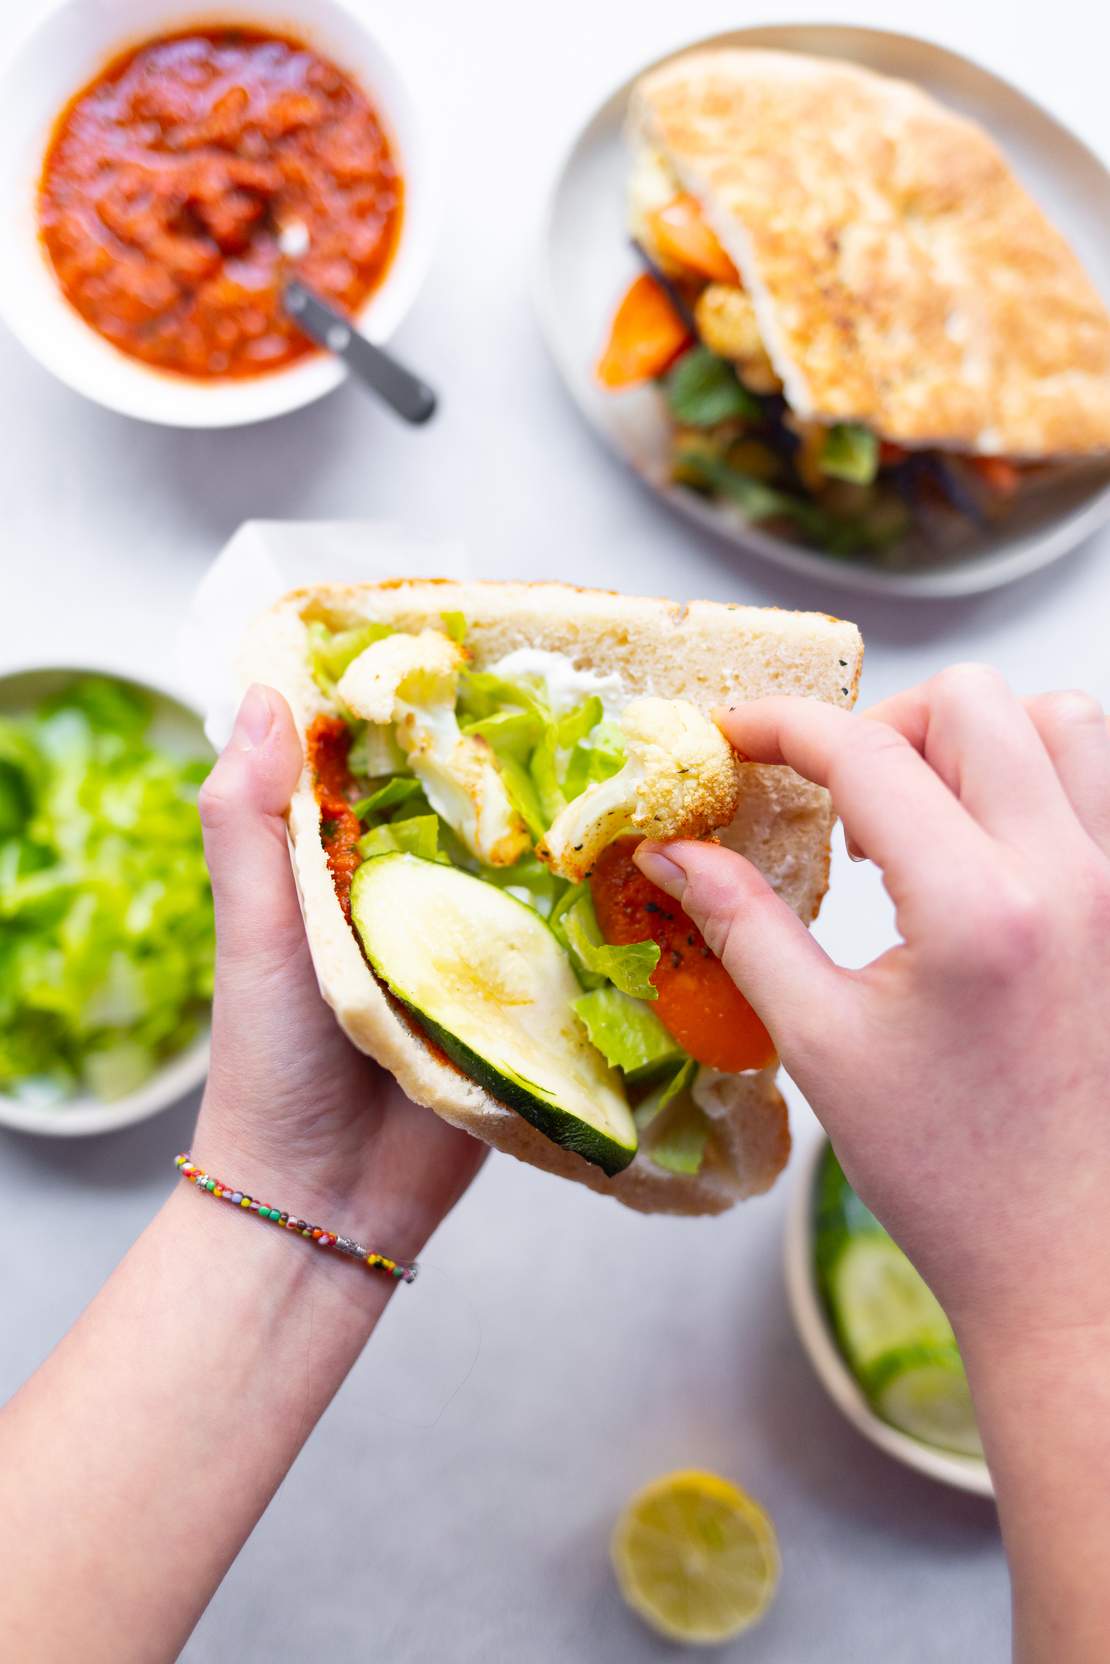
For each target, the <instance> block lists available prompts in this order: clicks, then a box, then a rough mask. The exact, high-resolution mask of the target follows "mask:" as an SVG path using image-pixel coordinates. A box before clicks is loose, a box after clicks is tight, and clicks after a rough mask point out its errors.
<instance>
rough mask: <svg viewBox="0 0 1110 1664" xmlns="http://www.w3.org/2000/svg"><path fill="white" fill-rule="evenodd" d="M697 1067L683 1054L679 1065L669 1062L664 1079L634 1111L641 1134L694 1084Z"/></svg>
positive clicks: (665, 1067) (646, 1095) (659, 1081)
mask: <svg viewBox="0 0 1110 1664" xmlns="http://www.w3.org/2000/svg"><path fill="white" fill-rule="evenodd" d="M697 1067H698V1066H697V1064H696V1063H695V1062H694V1059H693V1058H692V1057H687V1056H685V1054H683V1053H680V1054H679V1061H678V1062H677V1063H673V1062H672V1061H671V1060H670V1059H668V1060H667V1063H666V1065H665V1066H664V1073H663V1076H662V1079H660V1080H658V1081H657V1082H656V1084H655V1085H654V1086H653V1087H652V1089H651V1091H650V1092H648V1093H646V1094H645V1095H644V1097H642V1098H641V1099H640V1101H639V1103H638V1104H637V1105H636V1108H635V1110H634V1111H633V1115H634V1118H635V1121H636V1125H637V1127H638V1128H639V1129H640V1131H641V1132H645V1131H646V1130H647V1128H648V1127H650V1126H651V1123H652V1122H653V1121H654V1120H655V1119H656V1118H657V1116H658V1115H659V1114H660V1113H661V1112H662V1111H663V1110H664V1109H666V1107H667V1105H668V1104H669V1103H670V1102H671V1100H672V1099H673V1098H677V1097H678V1094H679V1093H680V1092H685V1090H686V1088H687V1087H688V1086H689V1085H691V1083H692V1082H693V1079H694V1075H695V1074H696V1073H697Z"/></svg>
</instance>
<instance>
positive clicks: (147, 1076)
mask: <svg viewBox="0 0 1110 1664" xmlns="http://www.w3.org/2000/svg"><path fill="white" fill-rule="evenodd" d="M211 761H212V758H211V750H210V748H209V746H208V744H207V741H206V740H205V738H204V732H203V728H202V726H201V722H200V718H199V717H198V716H197V715H196V714H195V713H194V712H192V711H191V710H189V709H188V708H187V707H186V706H185V705H183V704H182V703H181V702H180V701H179V700H178V699H176V698H175V697H173V696H172V695H171V694H169V693H167V692H165V691H163V690H161V689H158V688H155V687H152V686H149V685H147V684H140V683H137V682H134V681H129V680H125V679H122V678H120V677H118V676H112V675H105V674H101V673H99V672H96V671H90V670H81V669H55V668H51V669H33V670H20V671H16V672H13V673H11V674H8V675H5V676H3V677H0V1125H4V1126H7V1127H12V1128H15V1129H17V1130H19V1131H24V1132H37V1133H46V1134H53V1135H61V1136H67V1135H70V1136H72V1135H79V1134H88V1133H99V1132H107V1131H112V1130H115V1129H117V1128H120V1127H123V1126H127V1125H129V1124H131V1123H133V1122H136V1121H141V1120H145V1119H146V1118H147V1117H148V1116H151V1115H154V1114H156V1113H157V1112H158V1111H159V1110H161V1109H164V1108H166V1107H168V1105H170V1104H172V1103H175V1102H176V1101H177V1100H178V1099H180V1098H181V1097H183V1096H184V1095H185V1094H186V1093H188V1092H190V1091H192V1090H193V1089H194V1088H195V1087H197V1086H199V1085H200V1083H201V1082H202V1081H203V1079H204V1077H205V1074H206V1072H207V1067H208V1030H209V1012H210V1005H211V995H212V969H213V959H214V946H215V943H214V931H213V922H212V898H211V892H210V889H209V884H208V874H207V869H206V867H205V864H204V851H203V846H202V842H201V833H200V822H199V819H198V817H197V811H196V799H197V792H198V790H199V787H200V784H201V781H202V780H203V779H204V776H205V774H206V773H207V771H208V769H209V767H210V766H211Z"/></svg>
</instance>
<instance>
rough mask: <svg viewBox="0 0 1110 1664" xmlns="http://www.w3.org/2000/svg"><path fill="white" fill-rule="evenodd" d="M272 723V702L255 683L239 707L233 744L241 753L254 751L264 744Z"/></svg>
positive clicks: (232, 738) (232, 739)
mask: <svg viewBox="0 0 1110 1664" xmlns="http://www.w3.org/2000/svg"><path fill="white" fill-rule="evenodd" d="M272 721H273V713H272V712H271V710H270V701H269V700H268V699H267V697H266V689H265V688H264V687H260V686H259V684H258V683H257V682H255V683H254V684H253V686H251V687H249V688H248V689H247V692H246V695H245V697H244V699H243V703H242V704H241V705H240V707H239V714H238V716H237V717H236V718H235V727H234V729H233V730H232V735H231V743H232V744H233V745H234V746H235V747H236V748H237V749H238V750H240V751H253V750H254V748H255V746H256V745H261V744H262V741H263V740H264V739H265V738H266V735H267V734H268V733H269V732H270V724H271V723H272Z"/></svg>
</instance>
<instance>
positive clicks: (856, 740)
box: [638, 666, 1110, 1339]
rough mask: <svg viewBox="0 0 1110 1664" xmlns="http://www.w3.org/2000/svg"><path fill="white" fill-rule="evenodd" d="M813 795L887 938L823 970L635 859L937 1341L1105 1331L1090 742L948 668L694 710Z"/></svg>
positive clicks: (791, 919)
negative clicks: (822, 700) (886, 1245)
mask: <svg viewBox="0 0 1110 1664" xmlns="http://www.w3.org/2000/svg"><path fill="white" fill-rule="evenodd" d="M719 720H720V722H721V726H722V728H723V730H724V732H725V733H726V734H727V736H728V738H729V739H730V740H731V741H732V742H733V744H734V745H735V746H736V747H737V749H738V750H739V751H740V752H741V753H742V754H743V755H744V756H745V757H747V758H750V759H752V760H753V761H755V762H760V763H782V762H786V763H789V764H791V765H792V766H793V767H794V768H796V769H797V770H798V772H799V773H800V774H803V775H804V776H805V777H806V778H807V779H809V780H814V781H818V782H819V783H820V784H822V785H824V786H827V787H828V788H829V790H830V791H831V793H832V797H833V802H834V804H835V806H836V809H837V811H838V812H839V814H840V816H841V818H842V820H843V822H844V827H845V832H846V835H847V838H848V842H849V847H850V848H854V850H855V852H856V853H864V854H866V855H867V856H869V857H870V858H871V859H872V860H873V861H875V862H876V863H877V864H878V865H879V866H880V867H881V868H882V870H883V874H884V878H885V882H886V887H887V889H888V891H889V892H890V895H891V897H892V898H893V900H894V903H895V906H896V908H897V920H898V928H899V931H900V933H901V936H902V938H903V940H902V942H901V943H900V944H899V945H898V946H896V947H892V948H891V949H890V950H889V952H887V953H885V954H883V955H882V957H881V958H879V959H878V960H876V961H875V962H874V964H871V965H869V966H867V967H866V968H865V969H864V970H862V971H846V970H841V969H840V968H838V967H837V966H836V965H834V964H833V963H832V962H831V961H830V960H829V958H828V957H827V956H826V954H825V953H824V952H823V951H822V949H821V948H820V947H819V946H818V944H817V943H816V941H814V939H813V938H812V937H811V936H810V934H809V932H808V931H807V930H806V929H805V928H804V927H803V926H802V925H801V924H800V923H799V921H798V920H797V919H796V918H795V916H794V914H793V913H792V912H790V910H789V909H788V908H787V907H786V905H785V903H783V902H782V901H780V900H779V899H778V898H777V897H776V896H775V895H774V893H773V892H772V890H771V889H770V888H769V886H768V885H767V883H766V882H765V881H764V879H763V878H762V877H761V876H760V874H759V873H758V872H757V871H756V870H755V868H754V867H752V866H751V865H750V864H749V863H748V862H747V861H745V860H744V859H742V857H740V856H739V855H735V854H732V853H731V852H730V851H728V850H725V849H722V848H718V847H714V846H712V845H709V844H699V843H691V842H680V843H676V844H669V845H667V846H666V847H665V848H664V847H663V846H660V845H658V844H655V845H643V846H641V850H640V852H639V855H638V859H639V861H640V864H641V866H642V868H643V870H644V871H645V873H647V875H648V876H649V877H650V878H652V879H653V880H654V881H655V882H656V883H657V884H659V885H661V887H662V888H663V889H665V890H667V892H668V893H669V894H670V895H672V896H674V897H676V898H679V897H680V898H681V900H682V905H683V907H684V908H685V910H686V912H687V913H689V915H690V916H691V918H693V919H694V921H695V922H696V923H697V924H698V926H699V927H700V928H701V929H702V931H703V932H704V933H705V936H706V939H707V940H708V942H709V943H710V945H711V946H712V947H713V948H714V950H715V951H716V952H717V953H719V954H720V956H721V958H722V959H723V961H724V963H725V965H726V966H727V968H728V970H729V971H730V972H731V973H732V975H733V977H734V978H735V980H736V982H737V984H738V985H739V986H740V988H741V989H742V990H743V992H744V993H745V994H746V995H747V996H748V998H749V999H750V1000H751V1002H752V1004H753V1005H754V1006H755V1008H756V1010H757V1011H758V1012H759V1015H760V1016H761V1017H762V1018H763V1020H764V1022H765V1023H766V1024H767V1026H768V1028H769V1029H770V1031H771V1033H772V1034H773V1036H774V1037H775V1040H776V1042H777V1044H778V1047H779V1050H780V1052H781V1055H782V1059H783V1062H784V1063H785V1065H786V1067H787V1068H788V1069H789V1070H790V1073H791V1074H792V1075H793V1077H794V1079H795V1080H796V1081H797V1082H798V1085H799V1086H800V1087H801V1089H802V1091H803V1092H804V1093H805V1094H806V1096H807V1098H808V1099H809V1101H810V1103H811V1104H812V1105H813V1108H814V1110H815V1111H816V1113H817V1114H818V1116H819V1117H820V1118H821V1120H822V1121H823V1122H824V1123H825V1125H826V1127H827V1128H828V1130H829V1132H830V1134H831V1135H832V1138H833V1141H834V1143H835V1145H836V1148H837V1151H838V1153H839V1155H840V1157H841V1160H842V1162H843V1164H844V1167H845V1170H846V1171H847V1174H848V1176H849V1178H850V1180H851V1181H852V1183H853V1184H854V1185H855V1186H856V1187H857V1189H858V1190H859V1192H860V1194H861V1195H862V1196H863V1198H864V1200H865V1201H866V1202H867V1203H868V1204H869V1205H870V1206H871V1207H872V1208H873V1209H874V1211H875V1212H876V1213H877V1214H878V1215H879V1217H880V1218H881V1219H882V1220H883V1221H884V1222H885V1223H886V1224H887V1225H888V1226H889V1227H890V1229H891V1231H892V1232H893V1234H894V1235H895V1236H896V1237H897V1238H898V1240H899V1241H900V1242H901V1243H903V1245H904V1246H905V1248H906V1250H907V1251H908V1253H909V1254H910V1255H911V1256H912V1258H913V1259H914V1260H915V1261H916V1262H917V1264H918V1265H919V1266H920V1267H921V1270H922V1271H923V1273H924V1274H925V1276H926V1277H927V1278H928V1280H929V1282H930V1283H931V1284H932V1286H933V1288H934V1289H935V1291H936V1293H937V1295H938V1297H939V1298H940V1300H941V1301H942V1302H943V1303H944V1305H945V1306H946V1307H947V1308H948V1310H949V1312H950V1314H951V1316H952V1318H953V1320H954V1321H955V1322H956V1324H957V1328H958V1329H959V1330H960V1332H961V1339H963V1338H964V1336H965V1335H966V1334H967V1333H968V1332H969V1331H973V1332H980V1331H991V1332H994V1331H996V1330H1001V1331H1003V1332H1008V1333H1010V1334H1016V1333H1017V1332H1019V1330H1020V1332H1021V1333H1023V1334H1024V1335H1025V1336H1026V1337H1027V1338H1031V1337H1034V1336H1037V1335H1040V1336H1043V1337H1049V1336H1051V1335H1052V1333H1053V1332H1054V1331H1061V1330H1066V1329H1069V1328H1075V1327H1078V1326H1090V1325H1105V1326H1106V1327H1107V1332H1108V1333H1110V1294H1108V1290H1110V1020H1108V1019H1110V734H1108V731H1107V725H1106V720H1105V717H1104V715H1103V713H1102V711H1101V710H1100V709H1099V707H1098V706H1097V704H1096V703H1095V702H1094V701H1093V700H1092V699H1089V698H1087V697H1086V696H1085V695H1083V694H1078V693H1057V694H1046V695H1044V696H1042V697H1040V698H1038V699H1033V700H1029V701H1027V702H1025V703H1023V702H1022V701H1021V700H1019V699H1017V698H1016V697H1015V696H1014V695H1013V694H1012V693H1011V692H1010V691H1009V690H1008V688H1007V687H1006V685H1005V683H1004V682H1003V681H1002V679H1001V678H1000V677H999V676H998V675H997V674H995V673H994V672H993V671H990V670H987V669H984V668H981V667H978V666H962V667H959V668H956V669H953V670H949V671H946V672H944V673H943V674H942V675H940V676H938V677H936V678H935V679H934V680H933V681H930V682H927V683H925V684H924V685H923V686H922V687H919V688H916V689H914V690H913V691H911V692H909V693H905V694H902V695H900V696H899V697H897V698H895V699H892V700H889V701H887V702H886V703H885V704H883V705H880V706H878V707H877V708H876V709H874V710H872V711H870V712H868V713H867V714H866V715H864V716H852V715H849V714H848V713H847V712H845V711H840V710H835V709H832V708H831V707H829V706H827V705H823V704H818V703H815V702H812V701H808V700H795V699H766V700H758V701H756V702H754V703H752V704H750V705H742V706H738V707H736V709H735V710H733V711H730V712H728V713H719Z"/></svg>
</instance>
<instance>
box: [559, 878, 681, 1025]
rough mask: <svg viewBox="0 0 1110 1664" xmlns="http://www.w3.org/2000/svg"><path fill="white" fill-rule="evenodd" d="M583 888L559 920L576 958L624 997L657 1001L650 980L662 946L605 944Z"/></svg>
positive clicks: (655, 992) (629, 943)
mask: <svg viewBox="0 0 1110 1664" xmlns="http://www.w3.org/2000/svg"><path fill="white" fill-rule="evenodd" d="M580 888H581V894H580V895H578V896H577V897H576V899H575V900H574V901H573V902H572V904H571V905H570V906H569V907H568V908H567V909H566V911H565V912H563V913H562V914H561V916H560V918H559V920H558V923H559V925H560V927H561V930H562V935H563V937H564V939H565V941H566V943H567V946H568V947H569V948H570V950H571V953H572V954H573V956H574V958H575V959H576V960H578V962H579V963H580V964H581V965H582V966H583V968H584V969H585V970H587V971H588V972H590V974H591V975H593V976H602V977H606V978H607V979H608V980H609V981H610V982H611V983H612V984H613V986H614V987H616V988H619V989H620V991H621V993H622V994H629V995H631V997H632V998H633V999H638V1000H657V999H658V998H659V994H658V991H657V990H656V989H655V988H653V987H652V985H651V981H650V977H651V973H652V971H654V969H655V967H656V965H658V963H659V944H658V943H657V942H628V943H625V944H623V945H617V944H614V943H610V942H607V941H605V939H604V937H603V936H602V934H601V927H600V925H599V924H598V922H597V914H596V913H595V912H594V904H593V900H592V898H591V896H590V892H589V888H588V886H587V885H585V884H583V885H582V886H581V887H580Z"/></svg>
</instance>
